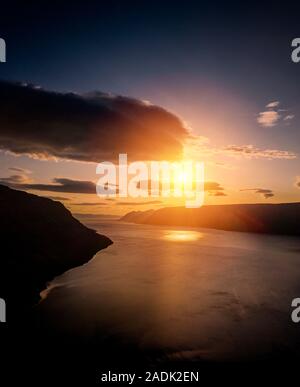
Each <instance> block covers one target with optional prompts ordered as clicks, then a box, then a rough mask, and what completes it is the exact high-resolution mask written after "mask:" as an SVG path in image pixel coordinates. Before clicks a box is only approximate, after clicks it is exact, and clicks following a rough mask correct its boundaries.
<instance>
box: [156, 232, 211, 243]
mask: <svg viewBox="0 0 300 387" xmlns="http://www.w3.org/2000/svg"><path fill="white" fill-rule="evenodd" d="M203 237H204V234H203V233H202V232H199V231H187V230H167V231H166V232H165V234H164V235H163V239H165V240H167V241H171V242H192V241H197V240H199V239H201V238H203Z"/></svg>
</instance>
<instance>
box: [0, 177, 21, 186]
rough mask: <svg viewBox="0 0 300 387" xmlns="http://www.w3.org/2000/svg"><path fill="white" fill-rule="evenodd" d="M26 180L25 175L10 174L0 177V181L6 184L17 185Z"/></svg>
mask: <svg viewBox="0 0 300 387" xmlns="http://www.w3.org/2000/svg"><path fill="white" fill-rule="evenodd" d="M27 182H28V177H27V176H26V175H11V176H8V177H1V178H0V183H3V184H6V185H16V184H17V185H19V184H24V183H27Z"/></svg>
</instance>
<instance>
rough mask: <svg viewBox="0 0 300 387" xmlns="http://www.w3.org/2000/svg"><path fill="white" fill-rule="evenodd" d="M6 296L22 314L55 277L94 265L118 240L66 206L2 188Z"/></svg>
mask: <svg viewBox="0 0 300 387" xmlns="http://www.w3.org/2000/svg"><path fill="white" fill-rule="evenodd" d="M0 235H1V247H0V248H1V258H0V297H2V298H4V299H5V300H6V302H7V307H8V308H9V309H10V311H15V312H20V311H21V310H22V309H26V308H27V307H28V306H31V305H33V304H34V303H35V302H37V301H38V300H39V292H40V291H41V290H42V289H43V288H45V286H46V283H47V282H48V281H50V280H51V279H53V277H55V276H57V275H59V274H61V273H63V272H64V271H66V270H68V269H71V268H73V267H75V266H78V265H82V264H84V263H85V262H87V261H89V259H91V258H92V257H93V255H94V254H95V253H96V252H97V251H98V250H100V249H103V248H105V247H107V246H109V245H110V244H111V243H112V241H111V240H110V239H109V238H107V237H105V236H103V235H99V234H97V233H96V232H95V231H93V230H91V229H89V228H87V227H85V226H84V225H83V224H81V223H80V222H79V221H78V220H77V219H75V218H74V217H73V216H72V214H71V213H70V211H68V210H67V209H66V208H65V207H64V206H63V205H62V204H61V203H60V202H56V201H53V200H51V199H47V198H42V197H39V196H36V195H32V194H28V193H26V192H22V191H16V190H13V189H10V188H8V187H6V186H3V185H0Z"/></svg>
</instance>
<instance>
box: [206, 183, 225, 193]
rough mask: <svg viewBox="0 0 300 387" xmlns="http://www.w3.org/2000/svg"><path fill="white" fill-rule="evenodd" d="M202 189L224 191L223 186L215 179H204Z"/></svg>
mask: <svg viewBox="0 0 300 387" xmlns="http://www.w3.org/2000/svg"><path fill="white" fill-rule="evenodd" d="M204 191H224V188H223V187H222V186H221V185H220V184H219V183H217V182H215V181H206V182H205V183H204Z"/></svg>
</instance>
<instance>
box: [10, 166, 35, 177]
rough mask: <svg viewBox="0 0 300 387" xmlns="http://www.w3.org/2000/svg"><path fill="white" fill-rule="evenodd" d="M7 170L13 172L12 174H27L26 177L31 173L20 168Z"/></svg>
mask: <svg viewBox="0 0 300 387" xmlns="http://www.w3.org/2000/svg"><path fill="white" fill-rule="evenodd" d="M8 169H9V170H10V171H13V172H18V173H24V174H27V175H28V174H30V173H32V171H30V170H29V169H24V168H20V167H10V168H8Z"/></svg>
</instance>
